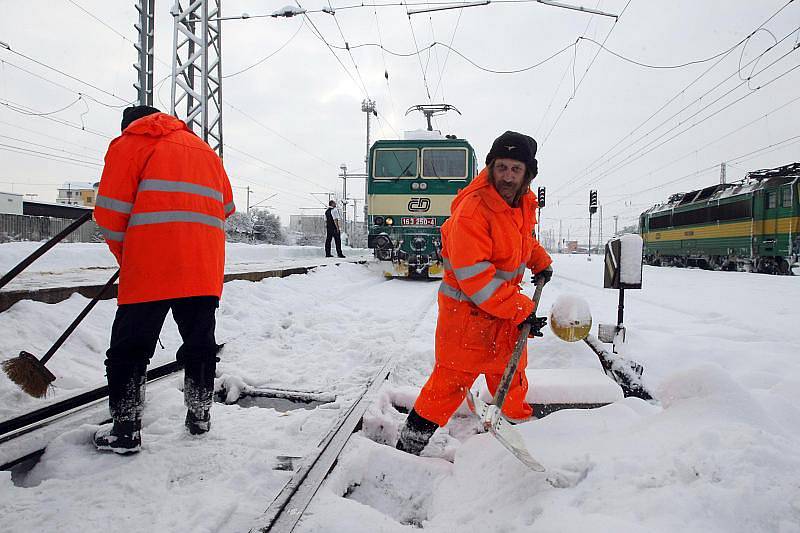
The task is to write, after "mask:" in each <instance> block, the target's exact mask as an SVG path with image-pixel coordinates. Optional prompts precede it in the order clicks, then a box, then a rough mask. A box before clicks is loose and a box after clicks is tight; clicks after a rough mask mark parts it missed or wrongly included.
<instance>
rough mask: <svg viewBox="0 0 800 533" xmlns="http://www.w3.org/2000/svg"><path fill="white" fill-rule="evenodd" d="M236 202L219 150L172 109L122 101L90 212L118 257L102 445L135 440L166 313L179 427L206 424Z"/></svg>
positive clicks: (127, 447)
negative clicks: (228, 229)
mask: <svg viewBox="0 0 800 533" xmlns="http://www.w3.org/2000/svg"><path fill="white" fill-rule="evenodd" d="M234 210H235V207H234V204H233V194H232V191H231V184H230V182H229V180H228V176H227V175H226V174H225V169H224V168H223V166H222V161H221V160H220V158H219V156H217V154H216V153H215V152H214V151H213V150H212V149H211V147H210V146H208V144H206V143H205V142H203V140H202V139H200V138H199V137H198V136H197V135H195V134H194V133H192V131H191V130H189V128H188V127H187V126H186V124H185V123H183V122H182V121H180V120H178V119H177V118H175V117H173V116H170V115H167V114H164V113H160V112H159V111H158V109H156V108H153V107H148V106H136V107H130V108H128V109H125V111H124V114H123V119H122V135H121V136H119V137H117V138H116V139H114V140H113V141H112V142H111V145H110V146H109V148H108V152H107V153H106V157H105V167H104V168H103V175H102V177H101V179H100V189H99V191H98V194H97V204H96V207H95V211H94V215H95V221H96V222H97V225H98V226H99V227H100V230H101V232H102V233H103V235H104V237H105V240H106V243H107V244H108V247H109V249H110V250H111V253H113V254H114V257H115V258H116V259H117V262H118V263H119V265H120V277H119V294H118V297H117V304H118V307H117V314H116V317H115V318H114V325H113V326H112V328H111V345H110V347H109V349H108V351H107V352H106V376H107V378H108V403H109V409H110V411H111V418H112V419H113V424H108V425H106V426H103V427H101V428H100V429H99V430H98V431H97V433H95V435H94V439H93V440H94V444H95V446H96V447H97V448H98V449H100V450H108V451H113V452H115V453H119V454H128V453H135V452H138V451H139V449H140V448H141V443H142V437H141V427H142V411H143V408H144V394H145V382H146V370H147V364H148V362H149V361H150V358H151V357H152V356H153V352H154V351H155V347H156V342H157V340H158V336H159V333H160V332H161V327H162V326H163V324H164V319H165V318H166V316H167V313H168V312H169V311H170V310H171V311H172V316H173V318H174V319H175V322H176V323H177V325H178V331H179V332H180V334H181V338H182V339H183V345H182V346H181V347H180V348H179V349H178V353H177V359H178V362H180V363H182V364H183V366H184V367H185V375H184V389H183V394H184V401H185V403H186V407H187V413H186V422H185V424H186V428H187V430H188V431H189V433H192V434H195V435H196V434H200V433H205V432H207V431H208V430H209V429H210V427H211V413H210V409H211V400H212V395H213V392H214V373H215V366H216V357H217V352H218V351H219V346H218V345H217V343H216V340H215V337H214V329H215V317H214V314H215V311H216V309H217V307H218V306H219V298H220V295H221V294H222V282H223V275H224V266H225V232H224V225H225V219H226V218H228V217H229V216H230V215H231V213H233V212H234Z"/></svg>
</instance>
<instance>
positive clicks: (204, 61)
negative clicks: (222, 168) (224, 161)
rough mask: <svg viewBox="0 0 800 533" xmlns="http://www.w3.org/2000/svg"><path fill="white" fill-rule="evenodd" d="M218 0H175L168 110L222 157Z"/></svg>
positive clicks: (220, 26) (172, 12) (219, 7)
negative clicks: (182, 111)
mask: <svg viewBox="0 0 800 533" xmlns="http://www.w3.org/2000/svg"><path fill="white" fill-rule="evenodd" d="M221 3H222V0H194V1H189V0H175V3H174V4H173V6H172V8H171V9H170V13H171V14H172V17H173V19H174V21H175V25H174V29H173V37H172V83H171V86H172V88H171V98H170V114H171V115H174V116H176V117H177V116H178V109H179V107H182V106H184V105H185V112H186V114H185V115H183V114H182V118H183V121H184V122H186V125H187V126H189V129H191V130H192V131H193V132H195V133H196V134H197V135H198V136H199V137H200V138H201V139H203V140H204V141H205V142H207V143H208V144H209V145H210V146H211V148H212V149H213V150H214V151H215V152H217V154H218V155H219V156H220V157H222V146H223V144H222V22H221V21H220V18H221V16H222V7H221Z"/></svg>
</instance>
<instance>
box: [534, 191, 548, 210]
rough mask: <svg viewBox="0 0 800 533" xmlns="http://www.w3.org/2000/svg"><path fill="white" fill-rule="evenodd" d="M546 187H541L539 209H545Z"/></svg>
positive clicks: (538, 197)
mask: <svg viewBox="0 0 800 533" xmlns="http://www.w3.org/2000/svg"><path fill="white" fill-rule="evenodd" d="M546 189H547V188H546V187H539V191H538V195H537V197H536V199H537V200H538V201H539V209H541V208H542V207H544V200H545V191H546Z"/></svg>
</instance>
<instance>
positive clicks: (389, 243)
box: [367, 130, 477, 278]
mask: <svg viewBox="0 0 800 533" xmlns="http://www.w3.org/2000/svg"><path fill="white" fill-rule="evenodd" d="M476 168H477V164H476V160H475V151H474V150H473V148H472V146H470V144H469V143H468V142H467V141H465V140H464V139H457V138H455V136H451V135H448V136H447V137H444V136H442V135H441V134H440V133H439V132H437V131H424V130H418V131H415V132H406V138H405V139H403V140H381V141H376V142H375V143H374V144H373V145H372V147H371V148H370V152H369V163H368V169H369V170H368V176H367V178H368V182H367V193H368V195H369V196H368V198H369V199H368V202H367V206H368V210H367V224H368V228H369V233H368V237H367V242H368V244H367V245H368V246H369V247H370V248H373V249H374V251H375V257H377V258H378V259H379V260H380V261H381V262H383V264H384V274H385V275H386V276H387V277H395V276H397V277H421V278H441V277H442V275H443V265H442V257H441V237H440V228H441V227H442V224H443V223H444V221H445V220H447V218H448V217H449V216H450V203H451V202H452V201H453V198H455V196H456V193H457V192H458V191H459V189H462V188H464V187H466V186H467V184H468V183H469V182H470V181H471V180H472V179H473V178H474V177H475V175H476Z"/></svg>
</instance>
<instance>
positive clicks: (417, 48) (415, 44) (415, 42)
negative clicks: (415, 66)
mask: <svg viewBox="0 0 800 533" xmlns="http://www.w3.org/2000/svg"><path fill="white" fill-rule="evenodd" d="M408 27H409V28H411V37H412V38H413V40H414V49H415V50H416V51H417V60H418V61H419V69H420V70H421V71H422V83H423V84H424V85H425V94H427V95H428V102H432V101H433V100H431V91H430V89H429V88H428V78H427V77H426V76H425V69H424V68H423V67H422V57H421V56H420V53H419V52H420V50H419V45H418V44H417V36H416V34H415V33H414V24H413V23H412V22H411V15H408ZM434 44H435V43H434ZM431 48H433V44H431V46H430V47H428V50H430V49H431ZM428 57H430V56H428Z"/></svg>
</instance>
